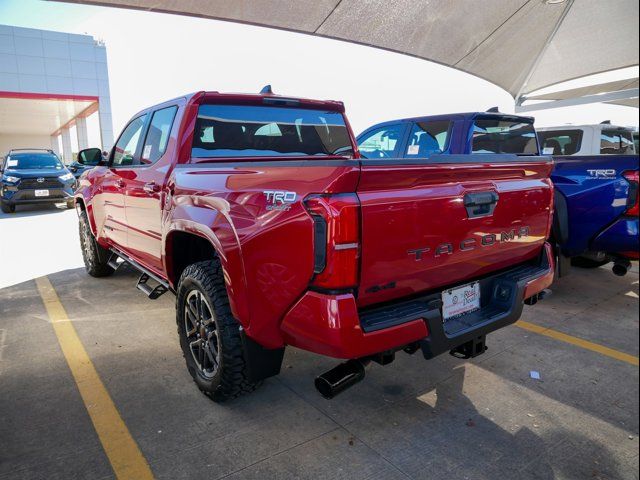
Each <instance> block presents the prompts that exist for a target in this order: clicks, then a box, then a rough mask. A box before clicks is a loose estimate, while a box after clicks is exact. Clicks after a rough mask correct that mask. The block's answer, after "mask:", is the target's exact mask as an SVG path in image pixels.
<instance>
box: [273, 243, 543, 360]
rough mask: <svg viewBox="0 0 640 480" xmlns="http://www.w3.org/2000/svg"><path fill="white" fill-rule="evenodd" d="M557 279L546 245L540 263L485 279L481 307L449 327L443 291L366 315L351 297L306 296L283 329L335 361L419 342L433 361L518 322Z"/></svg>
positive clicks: (291, 341)
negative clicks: (528, 302) (444, 315)
mask: <svg viewBox="0 0 640 480" xmlns="http://www.w3.org/2000/svg"><path fill="white" fill-rule="evenodd" d="M553 275H554V260H553V254H552V249H551V246H550V245H549V244H545V248H544V249H543V252H542V255H541V256H540V258H539V259H538V261H536V262H533V263H528V264H526V265H521V266H518V267H516V268H513V269H510V270H507V271H504V272H501V273H499V274H496V275H491V276H488V277H485V278H483V279H481V280H480V287H481V299H482V301H481V309H480V310H478V311H475V312H471V313H468V314H465V315H463V316H462V317H459V318H457V319H455V320H453V321H449V322H447V324H446V326H445V324H443V321H442V314H441V301H440V298H441V297H440V295H441V292H435V293H431V294H429V295H426V296H424V297H420V298H416V299H412V300H409V301H404V302H398V303H394V304H392V305H387V306H384V307H379V308H375V309H368V310H365V311H358V308H357V306H356V301H355V298H354V296H353V295H352V294H342V295H326V294H322V293H318V292H307V293H306V294H305V295H303V297H302V298H301V299H300V300H299V301H298V302H297V303H296V304H295V305H294V306H293V307H292V308H291V310H290V311H289V312H288V313H287V315H286V316H285V318H284V320H283V322H282V324H281V327H280V328H281V331H282V334H283V337H284V339H285V342H286V343H287V344H288V345H291V346H295V347H298V348H301V349H303V350H309V351H311V352H315V353H318V354H320V355H326V356H329V357H334V358H344V359H347V358H361V357H366V356H369V355H374V354H376V353H381V352H385V351H389V350H397V349H400V348H403V347H404V346H406V345H409V344H415V343H419V344H420V346H421V347H422V350H423V353H424V355H425V357H426V358H432V357H435V356H436V355H439V354H441V353H443V352H445V351H449V350H452V349H454V348H455V347H458V346H460V345H462V344H464V343H466V342H468V341H469V340H471V339H473V338H476V337H478V336H482V335H486V334H487V333H490V332H493V331H495V330H497V329H499V328H502V327H504V326H506V325H509V324H511V323H514V322H516V321H517V320H518V318H520V315H521V313H522V308H523V302H524V300H525V299H527V298H530V297H532V296H534V295H536V294H538V293H539V292H541V291H542V290H544V289H545V288H547V287H549V286H550V285H551V283H552V282H553ZM471 281H472V280H471Z"/></svg>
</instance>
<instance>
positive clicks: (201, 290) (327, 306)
mask: <svg viewBox="0 0 640 480" xmlns="http://www.w3.org/2000/svg"><path fill="white" fill-rule="evenodd" d="M387 140H388V141H392V139H387ZM79 161H80V162H81V163H82V162H86V163H87V164H96V163H97V164H98V166H97V167H96V168H93V169H91V170H88V171H87V172H85V173H84V174H83V175H82V176H81V177H80V179H79V187H78V189H77V191H76V197H75V198H76V207H77V210H78V214H79V218H80V239H81V245H82V250H83V256H84V260H85V264H86V269H87V272H88V273H89V274H90V275H92V276H95V277H100V276H105V275H110V274H112V273H113V272H114V271H115V270H116V269H117V268H118V267H119V266H120V265H121V264H123V263H128V264H129V265H131V266H133V267H134V268H136V269H138V270H139V271H140V274H141V275H140V279H139V281H138V288H139V289H140V290H142V291H143V292H144V293H145V294H146V295H148V296H149V297H150V298H157V297H158V296H159V295H161V294H163V293H165V292H166V291H171V292H173V293H175V295H176V298H177V301H176V320H177V324H178V330H179V335H180V342H181V346H182V349H183V352H184V356H185V360H186V364H187V367H188V370H189V372H190V373H191V375H192V376H193V379H194V380H195V382H196V384H197V385H198V387H199V388H200V389H201V390H202V391H203V392H204V393H206V394H207V395H209V396H210V397H211V398H212V399H213V400H216V401H221V400H225V399H228V398H233V397H236V396H238V395H240V394H242V393H244V392H249V391H252V390H253V389H254V388H255V387H256V386H257V385H258V384H259V383H260V382H261V380H263V379H264V378H267V377H270V376H273V375H276V374H278V373H279V371H280V365H281V362H282V358H283V354H284V348H285V346H287V345H289V346H294V347H298V348H301V349H304V350H308V351H311V352H315V353H317V354H321V355H326V356H329V357H333V358H337V359H344V360H346V362H344V363H341V364H339V365H338V366H337V367H335V368H334V369H332V370H330V371H329V372H326V373H325V374H322V375H319V376H318V377H317V378H316V380H315V384H316V387H317V388H318V390H319V391H320V393H321V394H322V395H324V396H325V397H327V398H331V397H333V396H334V395H336V394H337V393H339V392H341V391H342V390H344V389H345V388H347V387H349V386H351V385H353V384H354V383H356V382H357V381H359V380H361V379H362V378H363V377H364V371H365V370H364V366H365V365H366V364H367V363H368V362H370V361H375V362H378V363H380V364H387V363H389V362H391V361H392V360H393V359H394V356H395V353H396V352H399V351H405V352H407V353H410V354H411V353H414V352H416V351H418V350H421V351H422V353H423V355H424V357H425V358H427V359H429V358H432V357H434V356H436V355H439V354H441V353H443V352H450V353H451V354H453V355H455V356H459V357H463V358H469V357H473V356H476V355H479V354H481V353H483V352H484V351H485V348H486V347H485V336H486V334H488V333H490V332H492V331H494V330H496V329H498V328H501V327H504V326H506V325H508V324H511V323H513V322H515V321H516V320H517V319H518V318H519V316H520V314H521V312H522V308H523V303H527V304H533V303H535V302H536V301H537V300H538V299H539V298H541V297H542V296H543V295H544V292H545V289H546V288H547V287H548V286H549V285H550V284H551V282H552V280H553V274H554V264H553V257H552V254H551V248H550V246H549V244H548V243H547V242H546V239H547V237H548V235H549V232H550V227H551V213H552V207H553V186H552V184H551V182H550V180H549V175H550V173H551V169H552V162H551V160H550V158H548V157H539V156H536V155H531V154H530V155H512V154H496V155H482V156H478V155H446V156H444V155H443V156H442V157H441V158H440V160H439V161H438V162H437V163H433V162H429V163H427V162H425V161H424V160H421V159H419V158H411V159H408V158H387V157H385V156H381V158H368V159H366V158H362V157H361V155H360V154H359V152H358V147H357V143H356V140H355V138H354V135H353V133H352V131H351V129H350V127H349V123H348V121H347V119H346V117H345V114H344V106H343V104H342V103H340V102H334V101H316V100H307V99H299V98H286V97H281V96H277V95H274V94H272V93H271V92H270V89H266V90H265V91H263V92H261V94H257V95H240V94H233V95H232V94H221V93H217V92H198V93H195V94H192V95H188V96H185V97H181V98H177V99H174V100H170V101H168V102H165V103H163V104H160V105H156V106H153V107H150V108H148V109H145V110H143V111H142V112H140V113H138V114H137V115H135V116H134V117H133V119H132V120H131V121H130V122H129V123H128V124H127V126H126V127H125V128H124V130H123V131H122V133H121V134H120V137H119V138H118V140H117V142H116V144H115V147H114V148H113V150H112V151H111V153H110V155H109V157H108V158H107V159H102V158H101V152H100V150H99V149H87V150H83V151H82V152H80V155H79Z"/></svg>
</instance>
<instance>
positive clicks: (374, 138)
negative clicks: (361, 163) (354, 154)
mask: <svg viewBox="0 0 640 480" xmlns="http://www.w3.org/2000/svg"><path fill="white" fill-rule="evenodd" d="M404 127H405V126H404V125H403V124H401V123H398V124H396V125H389V126H386V127H382V128H377V129H375V130H372V131H371V132H369V133H368V134H366V135H365V136H364V137H362V138H361V139H360V140H359V141H358V149H359V150H360V154H361V155H362V156H363V157H364V158H394V157H397V155H398V147H399V145H400V141H401V140H402V134H403V132H404V131H405V130H404Z"/></svg>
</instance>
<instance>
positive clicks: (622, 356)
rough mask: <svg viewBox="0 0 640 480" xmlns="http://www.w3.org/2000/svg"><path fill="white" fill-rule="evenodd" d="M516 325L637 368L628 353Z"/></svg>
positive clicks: (548, 329)
mask: <svg viewBox="0 0 640 480" xmlns="http://www.w3.org/2000/svg"><path fill="white" fill-rule="evenodd" d="M516 325H517V326H518V327H520V328H524V329H525V330H528V331H530V332H534V333H539V334H540V335H545V336H547V337H551V338H555V339H556V340H560V341H561V342H566V343H570V344H571V345H576V346H578V347H582V348H584V349H586V350H591V351H592V352H597V353H599V354H601V355H606V356H607V357H611V358H615V359H616V360H620V361H622V362H626V363H630V364H631V365H635V366H636V367H637V366H638V357H634V356H633V355H629V354H628V353H623V352H619V351H618V350H614V349H613V348H609V347H604V346H602V345H598V344H597V343H593V342H589V341H588V340H583V339H582V338H578V337H573V336H571V335H567V334H566V333H562V332H558V331H556V330H552V329H550V328H546V327H541V326H539V325H535V324H533V323H529V322H525V321H523V320H520V321H518V322H517V323H516Z"/></svg>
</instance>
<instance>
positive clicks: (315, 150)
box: [191, 104, 353, 158]
mask: <svg viewBox="0 0 640 480" xmlns="http://www.w3.org/2000/svg"><path fill="white" fill-rule="evenodd" d="M191 155H192V157H194V158H210V157H226V158H229V157H273V156H283V155H284V156H330V155H340V156H351V155H353V147H352V145H351V138H350V136H349V132H348V130H347V127H346V124H345V121H344V117H343V116H342V114H341V113H340V112H335V111H326V110H313V109H305V108H292V107H274V106H256V105H207V104H205V105H200V107H199V109H198V118H197V120H196V126H195V132H194V137H193V146H192V149H191Z"/></svg>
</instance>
